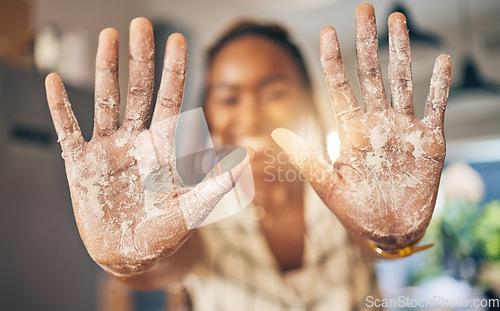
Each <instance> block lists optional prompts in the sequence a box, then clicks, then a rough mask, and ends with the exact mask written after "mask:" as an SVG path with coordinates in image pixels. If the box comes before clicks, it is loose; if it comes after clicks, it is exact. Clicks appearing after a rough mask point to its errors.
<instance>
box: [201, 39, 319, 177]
mask: <svg viewBox="0 0 500 311" xmlns="http://www.w3.org/2000/svg"><path fill="white" fill-rule="evenodd" d="M299 72H300V71H299V70H298V66H297V65H296V63H295V62H294V61H293V59H292V57H291V56H290V55H289V54H288V52H287V51H286V50H285V49H284V48H283V47H281V46H280V45H278V44H277V43H274V42H273V41H271V40H269V39H266V38H263V37H259V36H255V35H248V36H244V37H241V38H238V39H235V40H234V41H232V42H230V43H228V44H227V45H226V46H225V47H223V48H222V49H221V50H220V52H219V53H218V54H217V55H216V56H215V58H214V60H213V63H212V67H211V70H210V72H209V85H208V87H209V89H208V96H207V103H206V110H205V112H206V116H207V121H208V124H209V126H210V131H211V134H212V136H214V137H218V138H219V139H220V141H217V142H215V143H216V144H222V145H240V146H249V147H251V148H252V149H254V150H255V152H256V156H255V160H254V163H253V164H252V167H253V168H254V173H255V171H256V169H257V170H259V166H262V164H263V162H266V163H268V164H269V163H270V162H273V161H274V160H276V157H277V156H280V155H279V153H280V151H281V149H280V148H279V147H278V146H277V145H276V144H275V143H274V141H273V140H272V138H271V136H270V134H271V132H272V131H273V130H274V129H275V128H278V127H285V128H289V129H291V130H293V129H294V126H296V125H297V123H298V120H299V117H301V116H303V114H309V113H310V112H311V107H312V103H311V96H310V92H309V91H308V90H307V89H306V88H305V87H304V84H303V82H302V81H303V79H302V78H301V77H300V75H299ZM261 169H263V168H261Z"/></svg>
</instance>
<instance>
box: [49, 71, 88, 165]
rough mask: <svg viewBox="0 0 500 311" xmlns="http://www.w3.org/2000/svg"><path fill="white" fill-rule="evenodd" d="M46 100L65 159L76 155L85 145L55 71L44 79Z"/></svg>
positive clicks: (59, 78)
mask: <svg viewBox="0 0 500 311" xmlns="http://www.w3.org/2000/svg"><path fill="white" fill-rule="evenodd" d="M45 89H46V90H47V101H48V103H49V109H50V114H51V116H52V121H53V122H54V127H55V129H56V133H57V136H58V141H59V143H60V144H61V148H62V150H63V157H64V158H65V159H67V158H68V157H69V158H72V157H73V156H75V155H78V153H79V152H81V151H82V150H83V148H84V146H85V141H84V139H83V137H82V133H81V131H80V126H78V122H77V120H76V117H75V115H74V114H73V110H72V109H71V104H70V103H69V100H68V95H67V94H66V90H65V89H64V85H63V83H62V81H61V77H59V75H58V74H56V73H51V74H49V75H48V76H47V78H46V79H45Z"/></svg>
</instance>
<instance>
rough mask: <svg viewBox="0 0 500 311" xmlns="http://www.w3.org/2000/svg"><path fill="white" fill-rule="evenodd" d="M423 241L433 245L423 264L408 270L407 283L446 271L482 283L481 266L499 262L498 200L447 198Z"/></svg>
mask: <svg viewBox="0 0 500 311" xmlns="http://www.w3.org/2000/svg"><path fill="white" fill-rule="evenodd" d="M425 240H426V241H425V242H429V243H431V242H433V243H435V246H434V247H433V248H432V249H430V250H428V251H427V252H426V256H425V259H424V260H423V262H422V265H421V266H419V267H418V268H417V269H416V270H415V271H414V272H413V273H411V274H410V280H409V281H410V284H411V285H416V284H418V283H420V282H422V281H424V280H427V279H430V278H434V277H438V276H442V275H446V276H451V277H453V278H456V279H464V280H468V281H469V282H470V283H472V284H477V283H481V284H482V285H483V286H491V284H484V282H482V281H481V282H480V280H479V277H481V276H480V275H479V274H480V272H481V271H482V270H483V269H482V268H483V266H486V265H488V266H489V267H491V264H492V263H494V266H495V267H497V266H500V201H493V202H491V203H489V204H486V205H484V206H481V205H480V204H478V203H476V202H472V201H466V200H451V201H448V202H447V204H446V206H445V208H444V210H443V212H442V213H441V214H440V215H439V216H438V217H436V218H435V219H433V221H432V222H431V224H430V226H429V228H428V229H427V233H426V236H425Z"/></svg>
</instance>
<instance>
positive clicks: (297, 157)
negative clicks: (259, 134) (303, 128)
mask: <svg viewBox="0 0 500 311" xmlns="http://www.w3.org/2000/svg"><path fill="white" fill-rule="evenodd" d="M271 136H272V138H273V139H274V141H275V142H276V143H277V144H278V145H279V146H280V147H281V148H282V149H283V150H284V151H285V152H286V154H287V155H288V158H289V159H290V161H291V162H292V164H293V165H294V166H295V167H296V168H297V169H298V170H299V171H300V173H301V174H302V175H303V176H304V177H305V178H306V179H307V181H308V182H309V183H310V184H311V186H312V187H313V189H314V190H315V191H316V193H317V194H318V196H319V197H320V198H321V199H322V200H323V202H324V203H325V204H326V205H328V203H329V200H330V197H331V195H332V189H333V186H334V184H335V172H334V170H333V166H332V165H330V164H328V163H327V162H326V161H325V160H324V159H323V157H322V156H321V155H320V154H319V153H318V152H316V151H315V150H314V149H313V148H312V147H311V146H310V145H309V144H308V143H307V142H306V141H305V140H304V139H303V138H302V137H300V136H298V135H296V134H294V133H293V132H291V131H289V130H287V129H283V128H277V129H275V130H274V131H273V132H272V133H271Z"/></svg>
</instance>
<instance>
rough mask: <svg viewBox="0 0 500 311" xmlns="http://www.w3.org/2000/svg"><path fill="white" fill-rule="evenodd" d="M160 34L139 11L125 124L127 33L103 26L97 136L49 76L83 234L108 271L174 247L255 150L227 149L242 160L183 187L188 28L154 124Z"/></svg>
mask: <svg viewBox="0 0 500 311" xmlns="http://www.w3.org/2000/svg"><path fill="white" fill-rule="evenodd" d="M153 42H154V40H153V31H152V27H151V24H150V23H149V21H147V20H146V19H144V18H137V19H135V20H133V21H132V23H131V25H130V72H129V88H128V102H127V109H126V113H125V118H124V121H123V124H122V125H121V126H120V127H119V126H118V117H119V105H120V104H119V103H120V99H119V89H118V33H117V32H116V31H115V30H113V29H106V30H104V31H103V32H102V33H101V35H100V37H99V48H98V52H97V57H96V85H95V86H96V90H95V94H96V96H95V120H94V134H93V137H92V139H91V141H90V142H85V141H84V139H83V138H82V135H81V132H80V128H79V126H78V123H77V121H76V118H75V116H74V114H73V112H72V110H71V106H70V104H69V101H68V98H67V95H66V92H65V90H64V86H63V84H62V81H61V79H60V78H59V76H58V75H57V74H50V75H49V76H48V77H47V79H46V89H47V99H48V103H49V108H50V112H51V114H52V118H53V121H54V126H55V128H56V131H57V134H58V137H59V142H60V143H61V147H62V150H63V158H64V159H65V165H66V173H67V177H68V182H69V186H70V191H71V198H72V203H73V209H74V214H75V218H76V222H77V225H78V229H79V232H80V235H81V237H82V240H83V242H84V244H85V246H86V248H87V250H88V252H89V254H90V255H91V256H92V258H93V259H94V260H95V261H96V262H97V263H98V264H99V265H101V266H102V267H103V268H104V269H105V270H107V271H108V272H111V273H114V274H115V275H121V276H130V275H134V274H136V273H140V272H142V271H146V270H148V269H150V268H152V267H154V265H155V264H156V263H157V262H158V261H159V260H160V259H163V258H165V257H167V256H169V255H170V254H172V253H173V252H175V251H176V250H177V249H178V248H179V247H180V245H182V243H183V242H184V241H185V240H186V239H187V238H188V236H189V234H190V232H191V231H192V230H191V229H193V228H195V227H196V226H197V225H199V224H200V222H201V221H203V219H204V218H205V217H206V216H207V215H208V213H210V211H211V210H212V208H213V207H214V206H215V204H216V203H217V202H218V200H219V199H220V198H221V197H222V196H223V195H224V194H225V193H227V192H228V191H229V190H231V188H232V187H233V186H234V182H235V181H236V179H237V178H238V177H239V176H240V175H241V173H242V172H243V170H244V169H245V167H246V166H247V165H248V163H249V161H250V157H251V155H250V153H249V152H247V151H246V150H245V149H237V150H236V151H234V152H233V156H231V157H229V158H227V159H229V161H230V162H231V160H234V159H238V160H239V162H238V163H237V165H235V166H234V167H233V168H232V169H231V168H229V169H227V170H226V172H225V173H222V174H212V175H211V176H212V177H213V176H215V177H213V178H206V180H205V181H203V182H201V183H200V184H198V185H197V186H196V187H194V188H184V187H182V182H181V181H180V178H179V176H178V174H177V172H176V169H175V131H176V126H177V120H178V114H179V111H180V107H181V103H182V95H183V88H184V80H185V75H186V57H187V53H186V42H185V39H184V37H182V36H181V35H179V34H174V35H172V36H170V38H169V39H168V43H167V48H166V55H165V61H164V68H163V74H162V82H161V86H160V90H159V92H158V100H157V104H156V108H155V111H154V114H153V119H152V122H151V126H150V128H149V129H148V128H147V124H148V120H149V114H150V109H151V98H152V92H153V73H154V66H153V63H154V43H153ZM238 153H239V154H238ZM223 161H224V160H223ZM226 161H228V160H226ZM224 164H228V165H232V164H234V161H233V163H224ZM219 168H220V166H219Z"/></svg>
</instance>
